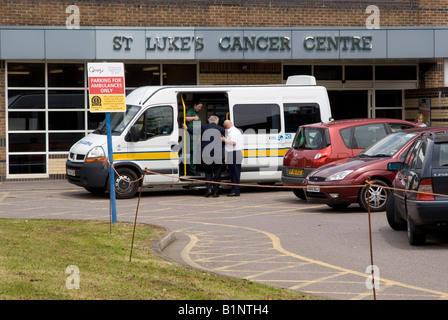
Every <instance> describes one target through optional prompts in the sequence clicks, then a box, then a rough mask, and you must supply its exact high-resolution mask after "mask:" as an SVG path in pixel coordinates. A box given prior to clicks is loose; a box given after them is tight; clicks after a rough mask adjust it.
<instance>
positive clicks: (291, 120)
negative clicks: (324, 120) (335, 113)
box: [283, 103, 321, 132]
mask: <svg viewBox="0 0 448 320" xmlns="http://www.w3.org/2000/svg"><path fill="white" fill-rule="evenodd" d="M283 109H284V110H283V114H284V116H285V132H296V131H297V128H298V127H299V126H301V125H304V124H310V123H316V122H321V118H320V109H319V105H318V104H317V103H285V104H283Z"/></svg>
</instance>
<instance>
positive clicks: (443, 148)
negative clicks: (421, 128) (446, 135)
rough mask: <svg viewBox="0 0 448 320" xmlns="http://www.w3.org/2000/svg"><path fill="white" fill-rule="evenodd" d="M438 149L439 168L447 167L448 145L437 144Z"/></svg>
mask: <svg viewBox="0 0 448 320" xmlns="http://www.w3.org/2000/svg"><path fill="white" fill-rule="evenodd" d="M436 147H438V149H439V163H438V165H437V166H438V167H447V166H448V143H439V144H436Z"/></svg>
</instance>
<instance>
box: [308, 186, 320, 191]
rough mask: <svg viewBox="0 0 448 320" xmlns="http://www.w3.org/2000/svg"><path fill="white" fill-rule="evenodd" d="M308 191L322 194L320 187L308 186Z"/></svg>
mask: <svg viewBox="0 0 448 320" xmlns="http://www.w3.org/2000/svg"><path fill="white" fill-rule="evenodd" d="M306 191H308V192H320V187H319V186H306Z"/></svg>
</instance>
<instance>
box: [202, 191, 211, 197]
mask: <svg viewBox="0 0 448 320" xmlns="http://www.w3.org/2000/svg"><path fill="white" fill-rule="evenodd" d="M211 195H212V192H211V191H210V190H207V191H206V192H205V195H204V196H205V197H210V196H211Z"/></svg>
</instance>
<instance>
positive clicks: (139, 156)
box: [114, 151, 179, 161]
mask: <svg viewBox="0 0 448 320" xmlns="http://www.w3.org/2000/svg"><path fill="white" fill-rule="evenodd" d="M178 158H179V154H178V153H177V152H170V151H160V152H129V153H127V152H123V153H114V161H120V160H128V161H132V160H135V161H141V160H147V161H152V160H171V159H178Z"/></svg>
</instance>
